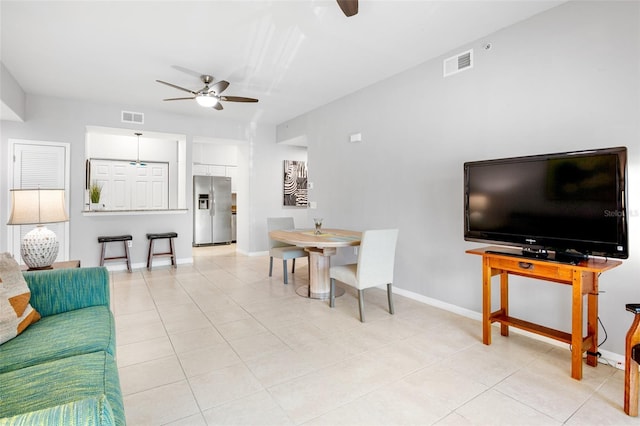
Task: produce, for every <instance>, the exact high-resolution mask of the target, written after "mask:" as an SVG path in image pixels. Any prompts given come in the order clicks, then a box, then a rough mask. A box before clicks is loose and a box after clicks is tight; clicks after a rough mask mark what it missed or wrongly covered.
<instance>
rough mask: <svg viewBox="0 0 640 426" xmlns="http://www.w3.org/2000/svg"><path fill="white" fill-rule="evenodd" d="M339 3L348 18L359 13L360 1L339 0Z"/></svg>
mask: <svg viewBox="0 0 640 426" xmlns="http://www.w3.org/2000/svg"><path fill="white" fill-rule="evenodd" d="M337 2H338V6H340V9H342V12H344V14H345V15H346V16H347V17H349V16H353V15H355V14H357V13H358V0H337Z"/></svg>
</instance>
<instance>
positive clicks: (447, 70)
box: [443, 49, 473, 77]
mask: <svg viewBox="0 0 640 426" xmlns="http://www.w3.org/2000/svg"><path fill="white" fill-rule="evenodd" d="M471 68H473V49H471V50H467V51H466V52H462V53H458V54H457V55H454V56H452V57H450V58H447V59H445V60H444V63H443V71H444V76H445V77H449V76H450V75H453V74H457V73H459V72H461V71H465V70H468V69H471Z"/></svg>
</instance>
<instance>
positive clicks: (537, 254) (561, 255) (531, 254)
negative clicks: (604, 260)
mask: <svg viewBox="0 0 640 426" xmlns="http://www.w3.org/2000/svg"><path fill="white" fill-rule="evenodd" d="M487 253H489V254H498V255H504V256H513V257H520V258H525V259H539V260H544V261H547V262H558V263H566V264H570V265H580V263H581V262H585V261H588V260H589V256H587V255H583V254H577V253H576V254H572V253H566V252H554V251H546V250H540V251H536V250H528V249H512V248H508V247H495V250H488V251H487Z"/></svg>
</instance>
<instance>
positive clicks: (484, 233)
mask: <svg viewBox="0 0 640 426" xmlns="http://www.w3.org/2000/svg"><path fill="white" fill-rule="evenodd" d="M626 173H627V149H626V148H625V147H618V148H603V149H596V150H588V151H578V152H564V153H555V154H545V155H534V156H526V157H515V158H503V159H496V160H485V161H472V162H467V163H465V164H464V238H465V240H467V241H478V242H491V243H498V244H503V245H504V244H506V245H512V246H517V247H522V248H524V249H525V250H524V252H525V253H526V252H529V253H538V254H539V255H540V256H536V257H545V256H546V254H547V253H548V252H550V251H551V252H554V253H558V254H559V255H561V254H566V255H568V256H569V258H573V256H575V257H578V258H580V257H582V258H584V257H586V256H589V255H595V256H603V257H616V258H622V259H626V258H627V257H628V256H629V248H628V242H627V224H628V217H627V191H626ZM558 257H560V256H558Z"/></svg>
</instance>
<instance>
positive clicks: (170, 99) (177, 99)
mask: <svg viewBox="0 0 640 426" xmlns="http://www.w3.org/2000/svg"><path fill="white" fill-rule="evenodd" d="M195 98H196V97H195V96H192V97H190V98H168V99H163V101H185V100H187V99H195Z"/></svg>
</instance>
